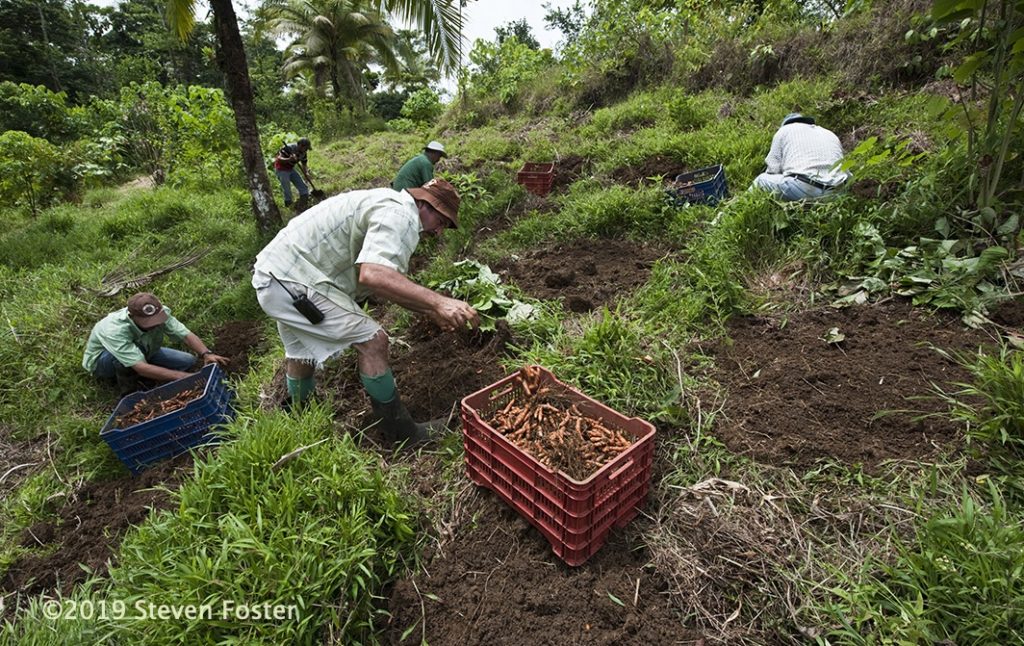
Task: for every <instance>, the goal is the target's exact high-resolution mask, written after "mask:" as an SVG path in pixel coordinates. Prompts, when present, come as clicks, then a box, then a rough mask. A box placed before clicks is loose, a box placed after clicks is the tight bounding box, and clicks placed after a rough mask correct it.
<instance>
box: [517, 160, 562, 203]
mask: <svg viewBox="0 0 1024 646" xmlns="http://www.w3.org/2000/svg"><path fill="white" fill-rule="evenodd" d="M554 178H555V163H554V162H543V163H540V162H526V163H525V164H523V167H522V168H521V169H520V170H519V172H518V173H516V183H518V184H520V185H522V186H523V187H524V188H525V189H526V190H528V191H530V192H531V193H533V194H534V195H539V196H540V197H544V196H545V195H547V194H548V193H549V192H551V183H552V181H554Z"/></svg>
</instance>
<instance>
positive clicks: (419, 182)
mask: <svg viewBox="0 0 1024 646" xmlns="http://www.w3.org/2000/svg"><path fill="white" fill-rule="evenodd" d="M432 179H434V165H433V164H431V163H430V160H429V159H427V155H426V153H420V154H418V155H416V156H415V157H413V158H412V159H410V160H409V161H407V162H405V165H404V166H402V167H401V168H400V169H399V170H398V175H396V176H395V181H393V182H391V188H393V189H395V190H396V191H401V190H402V189H405V188H419V187H421V186H423V185H424V184H426V183H427V182H429V181H430V180H432Z"/></svg>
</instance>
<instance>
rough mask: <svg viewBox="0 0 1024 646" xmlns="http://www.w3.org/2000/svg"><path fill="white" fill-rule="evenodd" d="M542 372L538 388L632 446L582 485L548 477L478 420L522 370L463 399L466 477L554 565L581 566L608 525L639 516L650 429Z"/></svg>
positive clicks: (506, 396) (513, 386)
mask: <svg viewBox="0 0 1024 646" xmlns="http://www.w3.org/2000/svg"><path fill="white" fill-rule="evenodd" d="M540 370H541V375H542V378H541V383H543V384H545V385H548V386H549V387H551V388H552V390H553V391H554V392H555V394H556V396H558V397H560V398H561V399H563V400H564V401H565V402H566V405H567V406H568V405H571V404H573V403H575V404H576V405H577V407H578V408H579V410H580V412H582V413H583V414H584V415H587V416H590V417H593V418H595V419H598V420H600V421H601V422H602V423H603V424H604V425H605V426H607V427H608V428H610V429H614V430H618V431H622V432H623V433H624V434H625V435H626V436H627V437H629V438H632V440H633V444H632V446H630V448H629V449H627V450H626V451H625V452H623V453H621V454H619V455H618V456H617V457H615V459H613V460H612V461H610V462H608V463H607V464H605V465H604V466H603V467H601V468H600V469H599V470H597V471H596V472H595V473H593V474H591V476H590V477H589V478H587V479H586V480H584V481H582V482H581V481H578V480H573V479H572V478H570V477H569V476H567V475H566V474H565V473H563V472H561V471H558V472H555V471H552V470H551V469H550V468H548V467H547V466H545V465H543V464H541V463H540V462H539V461H538V460H537V459H536V458H534V457H533V456H532V455H530V454H529V453H526V452H525V451H523V450H522V449H520V448H519V447H518V446H516V445H515V444H514V443H512V442H511V441H510V440H508V439H506V438H505V436H504V435H502V434H500V433H498V432H497V431H496V430H495V429H494V428H492V427H491V426H490V425H489V424H487V423H486V422H485V421H484V418H485V417H490V415H491V414H492V413H493V412H494V411H495V410H496V409H499V408H504V406H505V405H506V404H507V403H508V402H509V400H510V399H511V398H513V397H514V396H516V395H517V393H518V392H519V391H520V390H521V388H522V385H521V384H522V381H521V377H520V375H521V372H522V371H518V372H515V373H512V374H511V375H509V376H508V377H505V378H504V379H502V380H501V381H498V382H496V383H494V384H493V385H491V386H488V387H487V388H484V389H482V390H480V391H477V392H475V393H473V394H472V395H469V396H468V397H465V398H463V400H462V432H463V443H464V446H465V449H466V471H467V473H468V475H469V478H470V479H471V480H472V481H473V482H475V483H476V484H478V485H481V486H484V487H487V488H488V489H491V490H492V491H494V492H495V493H496V494H498V496H499V497H501V498H502V499H503V500H505V502H507V503H508V504H509V505H510V506H511V507H512V508H513V509H515V510H516V511H518V512H519V513H520V514H521V515H522V516H523V518H525V519H526V520H527V521H529V522H530V524H532V525H533V526H534V527H536V528H537V529H538V530H540V532H541V534H543V535H544V537H545V538H547V540H548V542H550V543H551V548H552V549H553V550H554V552H555V554H556V555H558V557H559V558H560V559H562V560H563V561H565V562H566V563H568V564H569V565H581V564H583V563H585V562H586V561H587V559H589V558H590V557H591V556H593V555H594V554H595V553H596V552H597V551H598V550H599V549H600V548H601V546H602V545H604V542H605V540H606V539H607V538H608V533H609V532H610V531H611V530H612V528H613V527H624V526H625V525H626V524H627V523H628V522H629V521H630V520H632V519H633V518H634V517H635V516H636V515H637V513H639V511H640V507H642V506H643V503H644V501H645V499H646V498H647V492H648V490H649V489H650V483H651V463H652V461H653V459H654V426H652V425H651V424H650V423H649V422H646V421H644V420H642V419H638V418H635V417H633V418H629V417H626V416H624V415H622V414H621V413H618V412H616V411H614V410H612V409H611V408H608V407H607V406H605V405H604V404H601V403H600V402H597V401H595V400H593V399H591V398H590V397H587V396H586V395H584V394H583V393H581V392H580V391H578V390H576V389H575V388H572V387H571V386H569V385H567V384H564V383H562V382H560V381H558V379H556V378H555V376H554V375H553V374H551V372H550V371H548V370H545V369H543V368H541V369H540Z"/></svg>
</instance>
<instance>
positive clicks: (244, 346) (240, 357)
mask: <svg viewBox="0 0 1024 646" xmlns="http://www.w3.org/2000/svg"><path fill="white" fill-rule="evenodd" d="M264 340H265V339H264V334H263V324H262V323H261V322H260V321H228V322H227V323H225V324H224V325H221V326H220V327H218V328H217V329H216V330H214V332H213V346H212V348H211V349H212V350H214V351H215V352H216V353H217V354H219V355H221V356H222V357H227V358H228V359H230V360H231V363H229V364H228V365H227V366H226V367H225V368H224V372H226V373H227V374H229V375H234V374H245V373H246V372H247V371H248V370H249V355H250V354H251V353H257V354H258V352H259V349H260V348H261V347H263V343H264Z"/></svg>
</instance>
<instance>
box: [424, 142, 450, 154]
mask: <svg viewBox="0 0 1024 646" xmlns="http://www.w3.org/2000/svg"><path fill="white" fill-rule="evenodd" d="M423 150H432V151H434V152H435V153H441V156H442V157H447V156H448V153H446V152H445V151H444V146H443V145H441V142H440V141H431V142H430V143H429V144H427V145H426V147H424V148H423Z"/></svg>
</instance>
